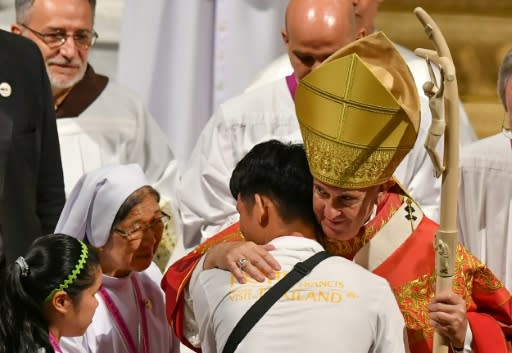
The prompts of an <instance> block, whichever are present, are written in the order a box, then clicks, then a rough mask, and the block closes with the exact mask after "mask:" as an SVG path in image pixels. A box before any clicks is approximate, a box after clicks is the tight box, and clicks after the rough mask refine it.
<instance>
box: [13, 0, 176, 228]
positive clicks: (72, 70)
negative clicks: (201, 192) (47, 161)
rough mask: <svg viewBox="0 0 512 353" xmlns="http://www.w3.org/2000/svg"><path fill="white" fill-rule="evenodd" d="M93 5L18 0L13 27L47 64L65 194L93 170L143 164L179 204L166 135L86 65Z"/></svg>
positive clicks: (82, 0) (80, 0)
mask: <svg viewBox="0 0 512 353" xmlns="http://www.w3.org/2000/svg"><path fill="white" fill-rule="evenodd" d="M95 6H96V1H95V0H16V1H15V7H16V23H15V24H13V25H12V26H11V30H12V32H14V33H17V34H20V35H22V36H25V37H27V38H29V39H31V40H33V41H34V42H35V43H36V44H37V46H38V47H39V49H40V50H41V53H42V54H43V58H44V60H45V63H46V69H47V72H48V76H49V77H50V82H51V86H52V94H53V103H54V107H55V110H56V113H57V127H58V132H59V140H60V145H61V155H62V165H63V169H64V184H65V189H66V194H67V195H69V192H70V191H71V189H72V188H73V186H74V185H75V183H76V182H77V181H78V179H79V178H80V177H81V176H82V175H83V174H84V173H86V172H88V171H91V170H93V169H96V168H99V167H101V166H103V165H106V164H127V163H137V164H139V165H140V166H141V168H142V169H143V170H144V173H145V174H146V176H147V178H148V180H149V181H150V182H151V183H152V186H153V187H155V188H156V189H158V191H159V192H160V193H161V194H162V195H163V196H164V197H165V198H167V199H170V201H171V204H173V203H174V202H173V200H174V199H175V197H174V195H175V190H176V184H177V181H178V167H177V161H176V159H175V158H174V154H173V152H172V151H171V149H170V147H169V145H168V143H167V138H166V136H165V135H164V133H163V132H162V130H161V129H160V127H159V126H158V125H157V123H156V121H155V120H154V119H153V117H152V116H151V115H150V114H149V112H148V111H147V110H146V108H145V107H144V105H143V103H142V101H141V100H140V99H139V98H138V97H136V96H135V95H134V94H133V93H132V92H129V91H128V90H127V89H125V88H124V87H121V86H119V85H117V84H116V83H114V82H112V81H111V80H109V78H108V77H105V76H103V75H99V74H97V73H95V72H94V70H93V68H92V67H91V65H89V64H88V56H89V51H90V49H91V47H92V46H93V45H94V43H95V41H96V39H97V38H98V34H97V33H96V31H95V30H94V13H95ZM167 212H168V213H173V210H170V209H167ZM174 218H175V217H174Z"/></svg>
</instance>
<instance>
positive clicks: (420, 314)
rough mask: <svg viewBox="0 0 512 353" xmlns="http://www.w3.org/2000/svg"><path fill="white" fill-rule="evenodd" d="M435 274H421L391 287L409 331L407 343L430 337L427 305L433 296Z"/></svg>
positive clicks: (431, 333)
mask: <svg viewBox="0 0 512 353" xmlns="http://www.w3.org/2000/svg"><path fill="white" fill-rule="evenodd" d="M434 285H435V274H433V273H431V274H427V275H423V276H421V277H420V278H418V279H415V280H413V281H410V282H408V283H406V284H405V285H403V286H401V287H396V288H393V291H394V292H395V297H396V300H397V302H398V305H399V307H400V311H401V312H402V315H403V316H404V319H405V324H406V326H407V329H408V331H409V343H411V344H412V343H415V342H417V341H421V340H424V339H426V338H432V336H433V334H434V333H433V332H434V331H433V329H432V327H431V326H430V324H429V321H430V317H429V314H428V310H427V306H428V304H429V303H430V301H431V299H432V297H433V296H434V289H433V288H434Z"/></svg>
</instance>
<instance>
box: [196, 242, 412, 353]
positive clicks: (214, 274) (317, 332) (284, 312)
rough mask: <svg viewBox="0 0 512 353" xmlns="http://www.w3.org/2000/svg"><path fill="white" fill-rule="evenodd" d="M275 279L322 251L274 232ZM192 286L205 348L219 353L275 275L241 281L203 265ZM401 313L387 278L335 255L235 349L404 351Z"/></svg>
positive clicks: (271, 351) (205, 352)
mask: <svg viewBox="0 0 512 353" xmlns="http://www.w3.org/2000/svg"><path fill="white" fill-rule="evenodd" d="M271 244H273V245H274V246H275V247H276V250H275V251H272V252H271V253H272V255H273V256H274V257H275V259H276V260H277V261H278V262H279V263H280V264H281V268H282V270H281V271H279V272H277V273H276V274H277V276H278V277H277V278H278V279H279V278H280V277H281V278H282V277H283V276H284V275H285V274H286V273H287V272H289V271H291V269H292V268H293V266H294V265H295V264H296V263H297V262H299V261H304V260H306V259H307V258H309V257H310V256H312V255H314V254H315V253H317V252H320V251H322V250H323V248H322V247H321V246H320V244H318V243H317V242H315V241H313V240H311V239H306V238H300V237H294V236H284V237H279V238H277V239H274V240H273V241H272V242H271ZM201 267H202V266H197V267H196V269H198V270H197V271H195V272H194V275H193V277H192V280H191V282H190V285H189V290H190V295H191V297H192V302H193V313H194V315H195V319H196V321H197V325H198V328H199V337H200V340H201V343H202V351H203V353H214V352H222V349H223V347H224V345H225V342H226V340H227V338H228V336H229V335H230V333H231V331H232V329H233V328H234V326H235V325H236V324H237V322H238V321H239V320H240V318H241V317H242V316H243V314H244V313H245V312H246V311H247V310H248V309H249V308H250V307H251V305H252V304H253V303H255V302H256V300H257V298H259V297H260V296H261V295H262V294H263V293H264V292H265V291H266V290H267V289H269V288H270V287H272V285H274V284H275V283H276V282H277V280H274V281H272V280H267V281H265V282H263V283H259V282H256V281H254V280H250V279H248V282H247V284H239V283H238V282H237V281H236V279H235V278H234V277H233V276H232V275H231V274H230V273H229V272H227V271H223V270H219V269H213V270H207V271H202V272H201V271H200V269H201ZM404 327H405V323H404V319H403V317H402V314H401V313H400V310H399V308H398V304H397V303H396V301H395V297H394V295H393V293H392V291H391V288H390V287H389V284H388V283H387V282H386V280H384V279H383V278H380V277H378V276H376V275H374V274H372V273H371V272H368V271H367V270H365V269H363V268H362V267H360V266H358V265H356V264H354V263H353V262H351V261H348V260H346V259H344V258H341V257H331V258H328V259H326V260H324V261H323V262H321V263H320V264H318V265H317V266H316V267H315V268H314V269H313V271H312V272H311V273H310V274H309V275H307V276H306V277H304V278H303V279H302V280H300V281H299V282H298V283H297V284H296V285H295V286H294V287H292V288H291V289H290V290H289V291H288V292H287V293H286V294H285V295H284V296H283V297H282V298H281V299H280V300H279V301H278V302H276V303H275V304H274V305H273V306H272V308H270V310H269V311H268V312H267V313H266V314H265V315H264V316H263V317H262V318H261V319H260V321H259V322H258V323H256V325H255V326H254V327H253V329H252V330H251V331H249V333H248V334H247V336H246V337H245V338H244V339H243V340H242V342H241V343H240V345H239V346H238V349H237V350H236V352H244V353H251V352H254V353H256V352H257V353H266V352H268V353H274V352H296V353H300V352H304V353H306V352H307V353H311V352H322V353H330V352H332V353H334V352H336V353H343V352H347V353H368V352H382V353H384V352H387V353H398V352H404V351H405V348H404Z"/></svg>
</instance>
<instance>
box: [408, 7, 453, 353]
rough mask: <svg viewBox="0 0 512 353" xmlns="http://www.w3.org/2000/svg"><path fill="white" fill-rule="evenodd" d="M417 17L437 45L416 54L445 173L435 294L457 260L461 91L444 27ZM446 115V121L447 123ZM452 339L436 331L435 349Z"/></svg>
mask: <svg viewBox="0 0 512 353" xmlns="http://www.w3.org/2000/svg"><path fill="white" fill-rule="evenodd" d="M414 13H415V15H416V17H417V18H418V19H419V21H420V22H421V23H422V24H423V27H424V28H425V32H426V34H427V36H428V37H429V39H430V40H432V42H433V44H434V48H435V49H436V50H435V51H434V50H428V49H422V48H418V49H416V50H415V53H416V55H418V56H420V57H423V58H424V59H425V60H427V64H428V67H429V72H430V77H431V81H428V82H426V83H425V84H424V85H423V90H424V91H425V95H426V96H427V97H429V106H430V110H431V112H432V125H431V126H430V129H429V136H428V137H427V140H426V141H425V148H426V149H427V151H428V154H429V156H430V158H431V159H432V163H433V164H434V175H435V176H436V177H439V176H442V186H441V210H440V213H441V218H440V222H439V230H438V231H437V233H436V241H435V244H434V247H435V252H436V293H439V292H441V291H445V290H448V289H451V288H452V278H453V274H454V259H455V251H456V247H457V191H458V190H457V188H458V185H457V182H458V175H459V105H458V101H459V93H458V88H457V78H456V75H455V66H454V64H453V59H452V56H451V53H450V49H449V48H448V45H447V44H446V40H445V38H444V36H443V34H442V33H441V30H440V29H439V27H438V26H437V24H436V23H435V22H434V20H433V19H432V18H431V17H430V15H429V14H428V13H427V12H426V11H425V10H423V9H422V8H420V7H417V8H416V9H415V10H414ZM431 62H433V63H435V64H437V65H438V66H439V68H440V71H441V80H440V82H439V84H438V83H437V80H436V77H435V76H434V72H433V70H432V66H431ZM445 117H446V123H445ZM443 133H444V160H443V163H442V164H441V161H440V158H439V156H438V154H437V152H436V151H435V146H436V144H437V142H438V141H439V139H440V138H441V136H442V135H443ZM449 344H450V342H449V340H448V338H447V337H445V336H443V335H441V334H439V333H438V332H437V331H436V332H434V341H433V352H434V353H446V352H448V346H449Z"/></svg>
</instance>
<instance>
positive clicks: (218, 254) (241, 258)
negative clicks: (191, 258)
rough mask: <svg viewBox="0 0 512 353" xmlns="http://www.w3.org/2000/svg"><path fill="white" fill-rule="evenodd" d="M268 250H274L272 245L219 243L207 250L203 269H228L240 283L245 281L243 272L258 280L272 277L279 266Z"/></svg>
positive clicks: (236, 242)
mask: <svg viewBox="0 0 512 353" xmlns="http://www.w3.org/2000/svg"><path fill="white" fill-rule="evenodd" d="M270 250H274V246H273V245H270V244H266V245H256V244H255V243H253V242H251V241H235V242H228V243H220V244H218V245H215V246H214V247H212V248H211V249H210V250H208V253H207V254H206V258H205V260H204V265H203V269H205V270H208V269H211V268H221V269H223V270H228V271H230V272H231V273H232V274H233V276H235V278H236V279H237V281H238V282H240V283H245V278H244V272H245V273H247V274H248V275H249V276H251V277H252V278H254V279H255V280H256V281H258V282H263V281H264V280H265V278H269V279H274V278H275V271H279V270H280V269H281V266H280V265H279V263H278V262H277V261H276V260H275V259H274V257H273V256H272V255H270V254H269V251H270Z"/></svg>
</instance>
